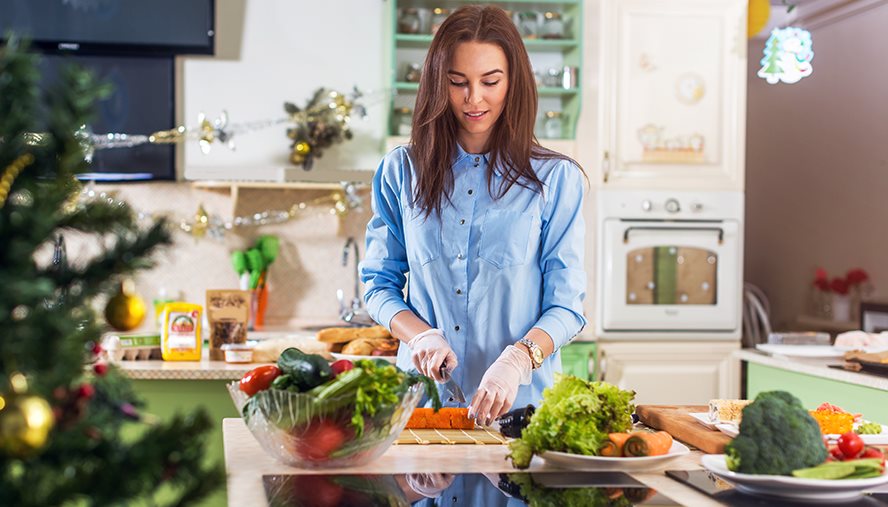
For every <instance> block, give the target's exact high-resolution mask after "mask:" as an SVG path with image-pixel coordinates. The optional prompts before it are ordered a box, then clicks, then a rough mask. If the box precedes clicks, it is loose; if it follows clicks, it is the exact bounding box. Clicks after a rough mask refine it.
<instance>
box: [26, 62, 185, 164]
mask: <svg viewBox="0 0 888 507" xmlns="http://www.w3.org/2000/svg"><path fill="white" fill-rule="evenodd" d="M70 64H77V65H80V66H82V67H86V68H88V69H90V70H92V72H93V74H95V75H96V77H97V78H98V79H99V80H100V81H102V82H105V83H110V84H111V86H112V87H113V89H112V92H111V95H110V96H109V97H107V98H105V99H103V100H101V101H100V102H99V103H98V104H97V105H96V114H95V116H94V121H93V123H92V124H91V125H90V128H91V129H92V131H93V133H95V134H109V133H121V134H142V135H148V134H151V133H153V132H156V131H158V130H167V129H170V128H173V127H174V126H175V124H174V122H175V104H174V102H175V90H174V87H175V84H174V81H173V76H174V74H173V71H174V59H173V57H170V56H159V57H157V56H120V57H117V56H81V55H42V56H41V63H40V70H41V76H42V86H43V87H49V86H53V85H54V84H56V83H58V80H59V76H60V75H61V71H62V68H63V67H64V66H66V65H70ZM175 162H176V161H175V147H174V145H171V144H150V143H146V144H141V145H138V146H131V147H126V148H109V149H102V150H96V151H95V152H94V154H93V157H92V161H91V163H90V167H89V168H88V169H87V170H88V171H89V173H88V174H84V175H79V177H80V178H81V179H87V180H96V181H133V180H174V179H176V166H175Z"/></svg>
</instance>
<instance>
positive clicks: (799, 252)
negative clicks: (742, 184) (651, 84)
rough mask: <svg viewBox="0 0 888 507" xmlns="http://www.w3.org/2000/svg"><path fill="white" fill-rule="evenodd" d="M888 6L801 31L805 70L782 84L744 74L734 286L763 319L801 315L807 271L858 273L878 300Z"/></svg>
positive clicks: (754, 44) (781, 322) (887, 155)
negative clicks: (740, 281) (766, 306)
mask: <svg viewBox="0 0 888 507" xmlns="http://www.w3.org/2000/svg"><path fill="white" fill-rule="evenodd" d="M886 26H888V5H882V6H880V7H878V8H875V9H872V10H869V11H866V12H865V13H863V14H858V15H855V16H852V17H849V18H846V19H844V20H842V21H840V22H837V23H835V24H831V25H826V26H823V27H821V28H819V29H817V30H814V31H813V32H812V36H813V44H814V59H813V61H812V64H813V66H814V72H813V74H812V75H811V76H809V77H807V78H805V79H803V80H801V81H800V82H799V83H796V84H793V85H786V84H777V85H769V84H767V83H766V82H765V81H764V80H762V79H760V78H758V77H756V75H755V74H756V72H758V70H759V66H758V60H759V59H760V58H761V56H760V55H761V54H762V49H763V47H764V40H755V41H751V43H750V46H749V69H748V76H749V79H748V101H747V104H748V106H747V107H748V110H747V113H748V116H747V147H746V157H747V167H746V174H747V181H746V220H747V222H746V252H745V255H746V262H745V271H746V280H747V281H749V282H752V283H754V284H756V285H758V286H760V287H762V288H763V289H764V290H765V292H766V293H767V295H768V296H769V298H770V299H771V303H772V306H773V309H772V322H774V323H776V324H777V325H778V327H781V326H786V325H789V324H790V323H791V322H792V321H794V320H795V318H796V316H797V315H799V314H800V313H802V312H803V310H804V306H803V305H804V301H805V296H806V294H807V291H808V287H809V286H810V282H811V280H812V279H813V276H814V269H815V267H816V266H823V267H824V268H826V269H827V271H829V273H830V274H831V275H840V274H841V275H843V274H844V273H845V271H846V270H847V269H849V268H853V267H862V268H864V269H866V270H867V271H868V272H869V274H870V275H871V276H872V277H873V279H874V282H875V285H876V288H877V292H879V293H881V294H888V198H886V193H888V86H886V82H888V63H886V55H885V50H886V49H888V32H886V31H885V27H886Z"/></svg>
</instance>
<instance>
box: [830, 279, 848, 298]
mask: <svg viewBox="0 0 888 507" xmlns="http://www.w3.org/2000/svg"><path fill="white" fill-rule="evenodd" d="M829 288H830V289H832V291H833V292H835V293H836V294H841V295H843V296H844V295H845V294H848V282H847V281H845V279H844V278H839V277H835V278H833V279H832V282H830V284H829Z"/></svg>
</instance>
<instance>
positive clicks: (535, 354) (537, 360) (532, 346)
mask: <svg viewBox="0 0 888 507" xmlns="http://www.w3.org/2000/svg"><path fill="white" fill-rule="evenodd" d="M518 343H520V344H521V345H524V346H525V347H527V351H528V352H529V353H530V362H531V363H533V369H534V370H536V369H537V368H539V367H540V366H542V365H543V349H541V348H540V346H539V345H537V344H536V343H535V342H534V341H533V340H528V339H527V338H522V339H520V340H518Z"/></svg>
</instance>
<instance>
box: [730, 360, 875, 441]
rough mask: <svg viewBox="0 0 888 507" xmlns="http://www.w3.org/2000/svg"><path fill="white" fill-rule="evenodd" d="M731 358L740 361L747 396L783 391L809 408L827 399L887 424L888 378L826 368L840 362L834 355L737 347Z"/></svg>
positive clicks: (753, 396) (869, 418) (865, 416)
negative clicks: (808, 355)
mask: <svg viewBox="0 0 888 507" xmlns="http://www.w3.org/2000/svg"><path fill="white" fill-rule="evenodd" d="M734 357H735V358H736V359H739V360H740V361H743V364H744V368H743V369H744V371H745V373H746V379H745V388H746V391H745V392H746V397H747V398H748V399H753V398H755V396H756V395H758V393H760V392H763V391H773V390H783V391H788V392H790V393H792V394H793V395H794V396H796V397H797V398H799V400H801V402H802V404H803V405H804V406H805V407H808V408H810V409H813V408H816V407H817V406H818V405H820V404H821V403H823V402H829V403H832V404H834V405H838V406H840V407H842V408H843V409H845V410H847V411H849V412H854V413H861V414H863V417H864V418H865V419H868V420H871V421H876V422H880V423H882V424H886V423H888V378H885V377H880V376H877V375H871V374H869V373H863V372H853V371H847V370H841V369H836V368H829V367H828V366H827V365H830V364H842V359H841V358H838V357H835V358H801V357H787V356H770V355H767V354H764V353H761V352H758V351H756V350H752V349H744V350H738V351H736V352H734Z"/></svg>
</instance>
